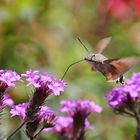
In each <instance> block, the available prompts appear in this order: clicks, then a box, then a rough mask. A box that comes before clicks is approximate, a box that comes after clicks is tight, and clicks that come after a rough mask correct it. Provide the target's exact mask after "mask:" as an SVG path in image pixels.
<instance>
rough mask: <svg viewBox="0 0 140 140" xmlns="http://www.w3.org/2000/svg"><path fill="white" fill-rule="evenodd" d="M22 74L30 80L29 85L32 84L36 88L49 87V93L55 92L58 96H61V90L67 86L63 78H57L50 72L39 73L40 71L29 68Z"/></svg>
mask: <svg viewBox="0 0 140 140" xmlns="http://www.w3.org/2000/svg"><path fill="white" fill-rule="evenodd" d="M22 76H23V77H26V80H27V81H28V82H29V83H28V85H32V86H34V87H35V88H48V90H49V93H51V92H53V93H54V95H56V96H59V95H60V91H64V87H65V86H66V84H65V83H64V82H63V81H62V80H60V79H59V80H57V79H56V78H55V77H54V76H52V75H50V74H48V73H44V74H39V72H38V71H32V70H29V71H26V73H25V74H22ZM48 90H46V93H47V94H48V92H47V91H48Z"/></svg>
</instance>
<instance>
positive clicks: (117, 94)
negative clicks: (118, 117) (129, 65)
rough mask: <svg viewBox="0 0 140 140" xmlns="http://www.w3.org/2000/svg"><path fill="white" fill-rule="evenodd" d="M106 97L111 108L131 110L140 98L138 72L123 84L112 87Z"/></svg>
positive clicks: (139, 74) (139, 77)
mask: <svg viewBox="0 0 140 140" xmlns="http://www.w3.org/2000/svg"><path fill="white" fill-rule="evenodd" d="M106 97H107V99H108V104H109V105H110V106H111V107H112V108H113V109H117V110H118V109H121V110H124V109H129V110H132V109H133V107H134V106H135V105H136V104H137V103H138V102H139V100H140V73H135V74H133V75H132V77H131V79H129V80H127V81H126V82H125V84H124V85H121V86H120V87H117V88H113V89H112V90H111V91H110V92H109V93H108V94H107V96H106Z"/></svg>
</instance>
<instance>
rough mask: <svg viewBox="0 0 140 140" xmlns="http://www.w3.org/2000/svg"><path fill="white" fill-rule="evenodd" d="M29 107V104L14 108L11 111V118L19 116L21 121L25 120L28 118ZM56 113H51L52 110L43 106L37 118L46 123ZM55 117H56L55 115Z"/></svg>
mask: <svg viewBox="0 0 140 140" xmlns="http://www.w3.org/2000/svg"><path fill="white" fill-rule="evenodd" d="M27 107H28V103H21V104H18V105H14V106H12V109H11V111H10V113H11V116H12V117H14V116H19V118H20V119H22V120H24V119H25V118H26V113H25V112H26V109H27ZM53 115H54V113H53V112H52V111H51V109H50V108H49V107H47V106H41V107H40V111H39V112H38V113H37V118H38V119H39V121H40V122H44V121H45V120H47V119H48V116H53ZM54 116H55V115H54Z"/></svg>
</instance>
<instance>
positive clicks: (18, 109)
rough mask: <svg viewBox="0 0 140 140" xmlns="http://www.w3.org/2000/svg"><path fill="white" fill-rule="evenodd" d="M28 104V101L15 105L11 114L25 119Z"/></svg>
mask: <svg viewBox="0 0 140 140" xmlns="http://www.w3.org/2000/svg"><path fill="white" fill-rule="evenodd" d="M27 106H28V103H22V104H18V105H15V106H13V107H12V109H11V111H10V113H11V116H12V117H14V116H19V118H20V119H21V120H24V119H25V117H26V116H25V111H26V108H27Z"/></svg>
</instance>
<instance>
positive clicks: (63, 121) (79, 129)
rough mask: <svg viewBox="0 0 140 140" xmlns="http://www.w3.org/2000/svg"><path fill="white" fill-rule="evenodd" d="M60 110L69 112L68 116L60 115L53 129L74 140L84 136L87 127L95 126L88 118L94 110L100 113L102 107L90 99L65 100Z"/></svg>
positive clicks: (69, 139)
mask: <svg viewBox="0 0 140 140" xmlns="http://www.w3.org/2000/svg"><path fill="white" fill-rule="evenodd" d="M59 111H60V112H63V113H64V112H65V113H67V116H65V117H62V116H60V117H58V118H57V120H56V123H55V126H54V129H53V130H54V131H55V132H57V133H58V134H60V135H61V136H63V137H64V138H65V139H68V140H72V139H74V138H75V139H82V138H84V134H85V128H89V129H91V128H93V127H92V126H91V125H90V124H89V122H88V120H87V119H88V116H89V115H90V114H91V113H93V112H98V113H100V112H101V111H102V108H101V107H100V106H98V105H96V104H95V103H94V102H93V101H90V100H64V101H61V108H60V109H59Z"/></svg>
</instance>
